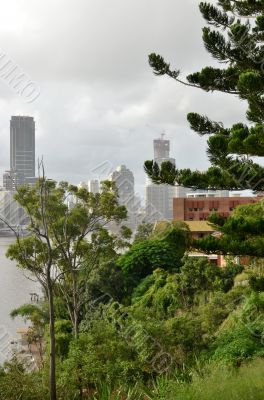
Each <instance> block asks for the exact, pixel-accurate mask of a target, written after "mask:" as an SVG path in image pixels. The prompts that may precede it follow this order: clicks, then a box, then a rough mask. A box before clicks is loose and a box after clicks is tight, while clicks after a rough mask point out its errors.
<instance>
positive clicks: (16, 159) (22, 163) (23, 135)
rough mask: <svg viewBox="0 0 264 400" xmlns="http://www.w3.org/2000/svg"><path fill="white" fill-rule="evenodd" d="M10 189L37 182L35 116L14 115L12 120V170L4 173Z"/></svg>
mask: <svg viewBox="0 0 264 400" xmlns="http://www.w3.org/2000/svg"><path fill="white" fill-rule="evenodd" d="M3 181H4V182H3V183H4V187H5V188H6V189H8V190H12V189H15V187H17V186H19V185H24V184H33V183H34V182H35V121H34V118H33V117H25V116H12V117H11V121H10V170H9V171H7V172H6V173H5V174H4V179H3Z"/></svg>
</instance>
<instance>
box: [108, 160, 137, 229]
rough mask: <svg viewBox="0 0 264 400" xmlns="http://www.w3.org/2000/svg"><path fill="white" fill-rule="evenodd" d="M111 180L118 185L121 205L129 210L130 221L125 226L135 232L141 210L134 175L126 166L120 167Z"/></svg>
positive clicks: (113, 173) (111, 175) (112, 174)
mask: <svg viewBox="0 0 264 400" xmlns="http://www.w3.org/2000/svg"><path fill="white" fill-rule="evenodd" d="M109 180H111V181H114V182H115V184H116V187H117V190H118V195H119V204H120V205H124V206H126V208H127V214H128V219H127V221H125V222H124V224H125V225H127V226H128V227H129V228H130V229H132V230H134V229H135V227H136V221H137V213H138V208H139V205H138V200H137V198H136V196H135V180H134V175H133V173H132V171H130V169H128V168H127V167H126V166H125V165H120V166H119V167H117V168H116V170H115V171H113V172H112V173H111V174H110V176H109Z"/></svg>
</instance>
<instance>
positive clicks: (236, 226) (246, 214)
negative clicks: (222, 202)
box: [193, 201, 264, 257]
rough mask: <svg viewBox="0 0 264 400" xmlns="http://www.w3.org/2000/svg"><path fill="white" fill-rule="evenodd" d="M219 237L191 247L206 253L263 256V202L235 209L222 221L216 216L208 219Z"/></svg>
mask: <svg viewBox="0 0 264 400" xmlns="http://www.w3.org/2000/svg"><path fill="white" fill-rule="evenodd" d="M209 221H211V222H212V223H213V224H214V225H215V226H216V229H217V230H218V231H220V232H221V233H222V235H221V237H213V236H208V237H206V238H202V239H199V240H196V241H194V243H193V246H194V247H195V248H199V249H201V250H203V251H204V252H207V253H220V254H231V255H245V256H253V257H263V256H264V219H263V201H259V202H258V203H256V204H253V205H252V204H251V205H245V206H239V207H236V208H235V210H234V212H233V214H232V215H231V216H230V217H229V218H227V219H226V220H223V219H221V218H219V217H218V216H217V215H212V216H211V217H210V218H209Z"/></svg>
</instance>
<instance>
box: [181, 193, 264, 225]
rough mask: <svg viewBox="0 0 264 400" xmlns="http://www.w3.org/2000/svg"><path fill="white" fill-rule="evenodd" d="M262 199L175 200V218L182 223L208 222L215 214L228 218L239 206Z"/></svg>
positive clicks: (207, 198)
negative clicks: (210, 216)
mask: <svg viewBox="0 0 264 400" xmlns="http://www.w3.org/2000/svg"><path fill="white" fill-rule="evenodd" d="M260 199H261V198H260V197H204V198H201V197H200V198H175V199H173V218H174V220H181V221H201V220H206V219H207V218H208V217H209V215H210V214H212V213H213V212H217V213H218V214H220V215H221V216H223V217H228V216H229V215H230V214H231V213H232V211H233V209H234V208H235V207H237V206H238V205H243V204H253V203H256V202H258V201H259V200H260Z"/></svg>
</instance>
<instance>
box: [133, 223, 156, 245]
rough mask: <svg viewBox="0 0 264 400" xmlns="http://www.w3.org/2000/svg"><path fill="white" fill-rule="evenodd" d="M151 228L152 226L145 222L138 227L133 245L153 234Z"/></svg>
mask: <svg viewBox="0 0 264 400" xmlns="http://www.w3.org/2000/svg"><path fill="white" fill-rule="evenodd" d="M153 227H154V225H153V224H151V223H147V222H145V223H142V224H141V225H139V226H138V227H137V231H136V234H135V238H134V244H135V243H139V242H142V241H143V240H147V239H149V238H150V236H151V234H152V232H153Z"/></svg>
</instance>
